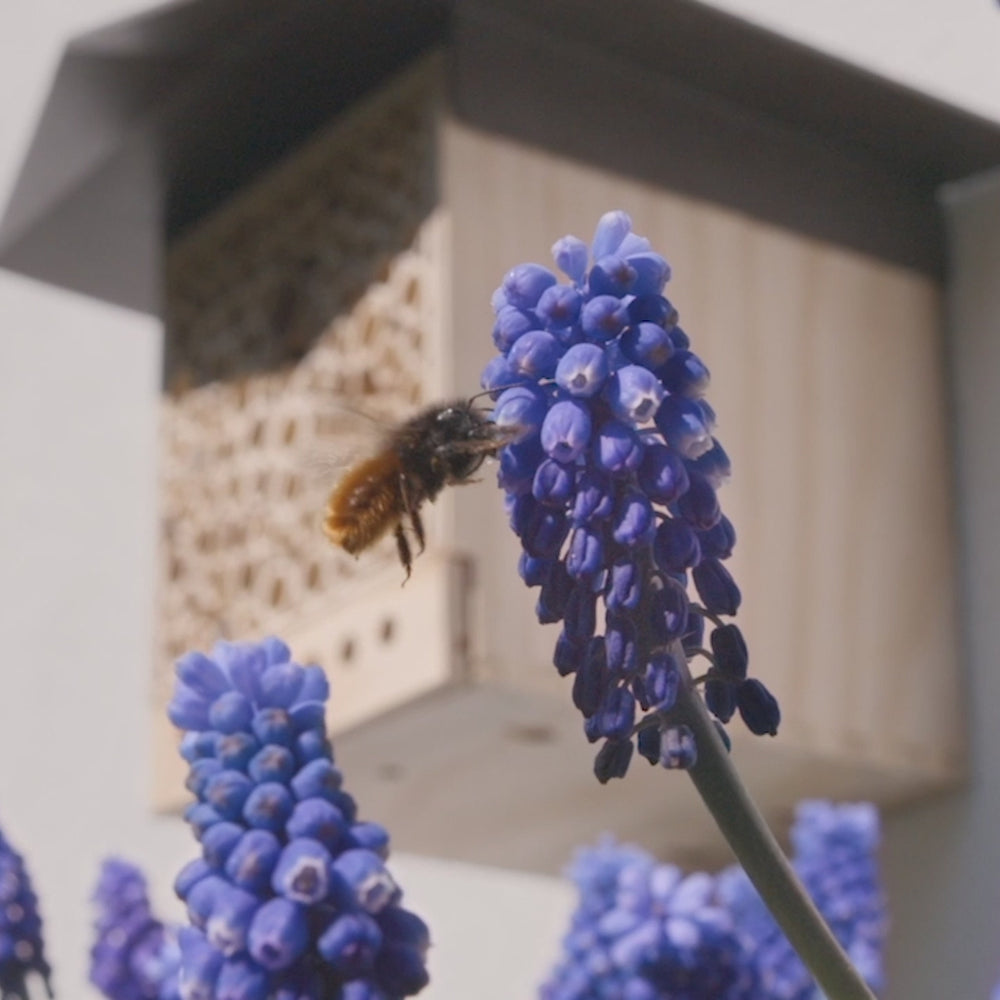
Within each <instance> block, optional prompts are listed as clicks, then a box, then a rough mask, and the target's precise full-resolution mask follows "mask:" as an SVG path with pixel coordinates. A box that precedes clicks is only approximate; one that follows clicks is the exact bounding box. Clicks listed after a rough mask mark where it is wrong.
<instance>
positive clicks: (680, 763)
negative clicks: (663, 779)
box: [660, 725, 698, 770]
mask: <svg viewBox="0 0 1000 1000" xmlns="http://www.w3.org/2000/svg"><path fill="white" fill-rule="evenodd" d="M697 762H698V747H697V744H696V743H695V741H694V733H692V732H691V729H690V727H688V726H685V725H680V726H670V727H668V728H667V729H665V730H663V732H662V733H661V734H660V764H662V765H663V767H665V768H668V769H670V770H674V769H678V768H682V769H685V770H686V769H688V768H691V767H694V765H695V764H696V763H697Z"/></svg>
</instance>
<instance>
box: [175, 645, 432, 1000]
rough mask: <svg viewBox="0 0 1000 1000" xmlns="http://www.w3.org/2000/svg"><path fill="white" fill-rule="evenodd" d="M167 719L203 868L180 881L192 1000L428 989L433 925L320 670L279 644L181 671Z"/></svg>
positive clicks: (230, 650) (195, 662)
mask: <svg viewBox="0 0 1000 1000" xmlns="http://www.w3.org/2000/svg"><path fill="white" fill-rule="evenodd" d="M177 678H178V680H177V686H176V689H175V692H174V696H173V699H172V701H171V703H170V706H169V709H168V712H169V715H170V718H171V720H172V721H173V722H174V724H175V725H177V726H178V727H180V728H181V729H183V730H185V735H184V738H183V740H182V743H181V753H182V754H183V756H184V758H185V759H186V760H187V761H188V762H189V764H190V772H189V777H188V782H187V784H188V788H189V789H190V790H191V791H192V792H193V793H194V795H195V796H196V797H197V801H196V802H195V803H194V804H193V805H191V806H190V807H189V809H188V810H187V813H186V818H187V820H188V822H189V823H190V824H191V827H192V828H193V830H194V832H195V834H196V836H197V837H198V840H199V841H200V843H201V849H202V854H201V857H200V858H198V859H196V860H195V861H192V862H191V863H190V864H189V865H188V866H187V867H186V868H185V869H184V870H183V871H181V873H180V875H179V876H178V877H177V881H176V884H175V888H176V890H177V893H178V895H179V896H180V897H181V898H182V899H183V900H184V901H185V903H186V904H187V909H188V914H189V917H190V919H191V923H192V924H193V926H192V927H188V928H184V929H182V930H181V931H180V934H179V938H178V940H179V945H180V952H181V958H180V970H179V991H180V995H181V997H182V1000H398V998H402V997H406V996H411V995H413V994H415V993H417V992H419V991H420V990H421V989H422V988H423V987H424V986H425V985H426V984H427V980H428V977H427V970H426V967H425V958H426V953H427V948H428V946H429V935H428V930H427V927H426V925H425V924H424V922H423V921H422V920H421V919H420V918H419V917H417V916H416V915H415V914H413V913H411V912H410V911H408V910H406V909H403V908H402V906H400V900H401V892H400V889H399V887H398V886H397V884H396V882H395V881H394V880H393V878H392V876H391V875H390V873H389V871H388V870H387V868H386V866H385V860H386V858H387V856H388V853H389V836H388V833H387V832H386V830H385V829H384V828H383V827H381V826H379V825H378V824H376V823H369V822H363V821H361V820H360V819H359V818H358V815H357V805H356V803H355V801H354V799H353V798H352V797H351V796H350V795H349V794H348V793H347V792H346V791H344V789H343V788H342V783H343V781H342V775H341V773H340V771H339V769H338V768H337V767H336V766H335V764H334V761H333V753H332V748H331V745H330V742H329V740H328V739H327V734H326V728H325V722H324V717H325V709H326V701H327V698H328V695H329V687H328V684H327V680H326V677H325V675H324V673H323V671H322V669H321V668H319V667H318V666H305V667H304V666H300V665H299V664H297V663H295V662H293V661H292V659H291V654H290V652H289V649H288V647H287V646H286V645H285V644H284V643H283V642H281V641H280V640H278V639H265V640H264V641H263V642H260V643H247V644H234V643H219V644H218V645H217V646H216V647H215V649H214V651H213V653H212V656H211V657H209V656H205V655H202V654H200V653H191V654H189V655H187V656H185V657H183V658H182V659H181V660H180V661H178V663H177Z"/></svg>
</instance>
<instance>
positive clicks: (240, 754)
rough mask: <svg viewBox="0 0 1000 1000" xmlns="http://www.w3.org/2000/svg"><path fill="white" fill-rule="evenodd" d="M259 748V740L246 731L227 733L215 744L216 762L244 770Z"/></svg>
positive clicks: (223, 765) (236, 769) (226, 766)
mask: <svg viewBox="0 0 1000 1000" xmlns="http://www.w3.org/2000/svg"><path fill="white" fill-rule="evenodd" d="M259 749H260V741H259V740H258V739H257V738H256V737H254V736H251V735H250V733H246V732H236V733H227V734H226V735H225V736H220V737H219V738H218V740H217V741H216V744H215V752H216V754H217V756H218V763H219V764H220V765H222V767H225V768H230V769H232V770H235V771H242V770H245V769H246V766H247V764H249V763H250V761H251V759H252V758H253V755H254V754H255V753H256V752H257V751H258V750H259ZM196 794H197V793H196Z"/></svg>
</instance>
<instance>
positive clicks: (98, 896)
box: [90, 824, 223, 1000]
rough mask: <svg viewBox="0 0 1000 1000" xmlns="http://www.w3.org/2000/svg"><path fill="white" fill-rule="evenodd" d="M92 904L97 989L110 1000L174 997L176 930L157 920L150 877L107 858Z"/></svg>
mask: <svg viewBox="0 0 1000 1000" xmlns="http://www.w3.org/2000/svg"><path fill="white" fill-rule="evenodd" d="M219 825H220V826H222V825H223V824H219ZM91 899H92V901H93V904H94V909H95V913H96V916H95V920H94V933H95V939H94V944H93V946H92V947H91V949H90V981H91V982H92V983H93V984H94V986H96V987H97V988H98V989H99V990H100V991H101V993H102V994H103V995H104V996H106V997H107V998H108V1000H171V998H173V997H175V996H176V995H177V994H176V991H177V989H178V983H177V973H178V967H179V964H180V949H179V947H178V944H177V937H176V934H175V932H174V930H173V929H172V928H169V927H167V926H166V925H165V924H164V923H163V922H162V921H160V920H158V919H157V918H156V917H155V916H154V915H153V912H152V908H151V906H150V902H149V894H148V889H147V884H146V877H145V875H143V873H142V872H141V871H140V870H139V869H138V868H137V867H136V866H135V865H132V864H130V863H129V862H127V861H124V860H122V859H120V858H108V859H107V860H105V861H104V863H103V864H102V865H101V870H100V874H99V876H98V880H97V886H96V888H95V889H94V893H93V896H92V897H91Z"/></svg>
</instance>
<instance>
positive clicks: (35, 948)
mask: <svg viewBox="0 0 1000 1000" xmlns="http://www.w3.org/2000/svg"><path fill="white" fill-rule="evenodd" d="M50 974H51V970H50V968H49V964H48V962H47V961H46V960H45V947H44V943H43V941H42V919H41V917H40V916H39V913H38V897H37V896H36V895H35V893H34V890H33V889H32V887H31V878H30V877H29V875H28V870H27V868H26V867H25V864H24V859H23V858H22V857H21V855H20V854H18V852H17V851H15V850H14V848H13V847H11V845H10V844H9V843H8V842H7V840H6V839H5V838H4V835H3V833H0V1000H31V995H30V993H29V990H28V984H29V983H30V982H31V980H32V979H33V978H34V977H38V978H39V979H41V981H42V984H43V986H44V988H45V990H46V992H47V993H48V995H49V996H50V997H51V996H52V987H51V986H50V984H49V976H50ZM35 996H37V993H36V994H35Z"/></svg>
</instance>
